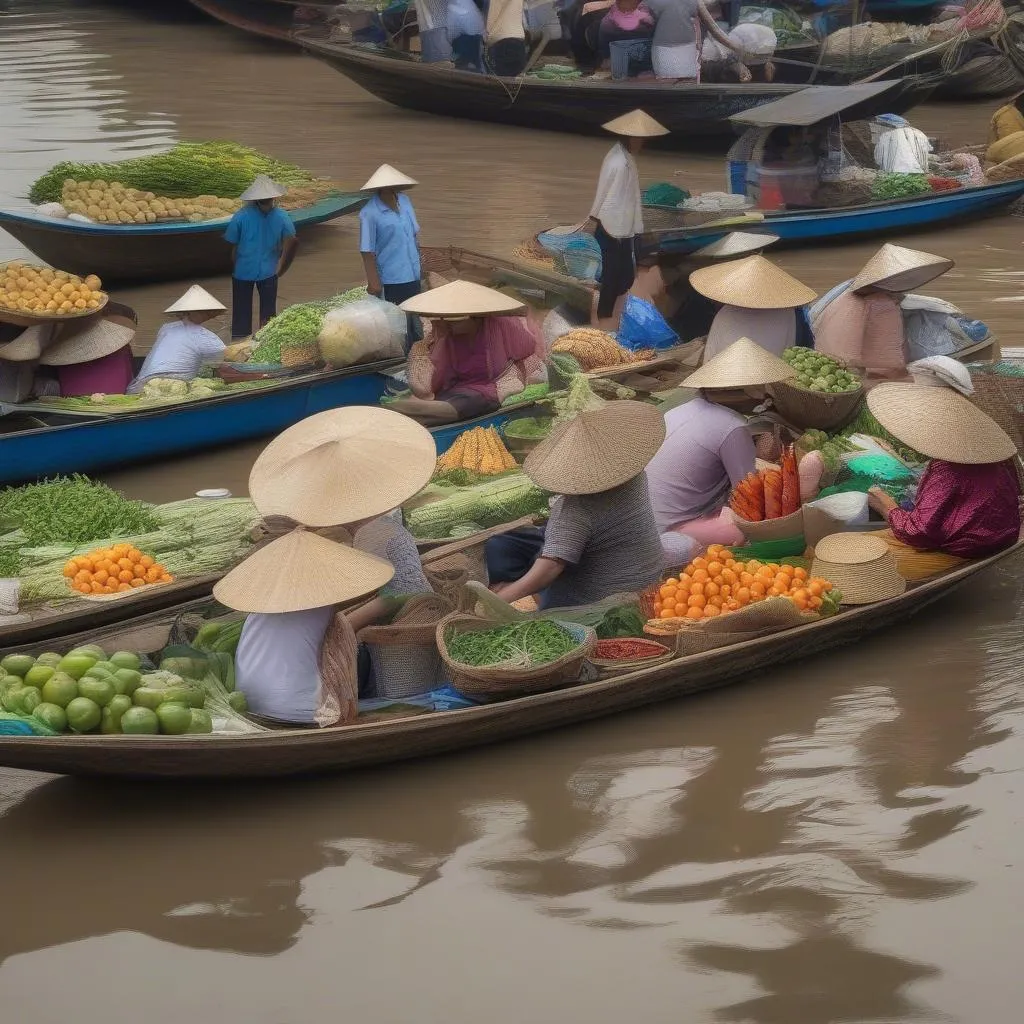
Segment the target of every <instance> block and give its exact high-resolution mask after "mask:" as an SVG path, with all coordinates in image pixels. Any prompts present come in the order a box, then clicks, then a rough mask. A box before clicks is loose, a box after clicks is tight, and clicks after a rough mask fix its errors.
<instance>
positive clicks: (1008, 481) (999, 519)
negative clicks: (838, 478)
mask: <svg viewBox="0 0 1024 1024" xmlns="http://www.w3.org/2000/svg"><path fill="white" fill-rule="evenodd" d="M943 364H945V366H943ZM909 369H910V370H911V372H912V373H913V376H914V381H915V383H887V384H879V385H878V386H877V387H875V388H873V389H872V390H871V391H869V392H868V398H867V402H868V408H869V409H870V410H871V412H872V414H873V415H874V416H875V418H876V419H877V420H878V422H879V423H881V424H882V426H883V427H885V429H886V430H888V431H889V433H890V434H892V435H893V436H894V437H896V438H898V439H899V440H900V441H901V442H902V443H903V444H905V445H907V446H908V447H910V448H913V449H914V450H915V451H918V452H920V453H921V454H922V455H926V456H927V457H928V458H929V460H930V461H929V462H928V465H927V467H926V468H925V471H924V475H923V476H922V477H921V480H920V483H919V484H918V488H917V494H916V496H915V498H914V502H913V505H912V506H911V507H910V508H901V507H900V506H899V505H897V503H896V502H895V501H894V500H893V499H892V498H891V497H890V496H889V495H888V494H887V493H886V492H885V491H884V490H882V489H881V488H877V487H875V488H872V489H871V491H869V492H868V501H869V503H870V505H871V507H872V508H873V509H874V510H875V511H876V512H878V513H879V514H880V515H882V516H883V517H884V518H885V519H886V520H887V521H888V523H889V529H888V530H884V531H882V532H881V533H880V534H879V536H881V537H882V539H883V540H885V541H886V543H887V544H888V545H889V547H890V548H891V550H892V552H893V554H894V555H895V556H896V562H897V565H898V567H899V571H900V575H902V576H903V577H904V578H905V579H907V580H911V581H916V580H922V579H928V578H929V577H931V576H936V575H938V574H939V573H940V572H944V571H947V570H949V569H954V568H956V567H957V566H959V565H961V564H963V562H964V561H965V560H966V559H971V558H985V557H987V556H989V555H994V554H996V553H997V552H999V551H1003V550H1005V549H1006V548H1008V547H1010V546H1011V545H1013V544H1015V543H1016V542H1017V539H1018V537H1019V536H1020V529H1021V515H1020V484H1019V480H1018V476H1017V469H1016V457H1017V455H1018V452H1017V449H1016V447H1015V445H1014V443H1013V441H1012V440H1011V439H1010V437H1009V436H1008V435H1007V434H1006V433H1005V431H1003V429H1002V428H1001V427H1000V426H999V425H998V424H997V423H996V422H995V421H994V420H993V419H991V417H989V416H986V415H985V413H983V412H982V411H981V410H980V409H979V408H978V407H977V406H976V405H974V404H973V403H972V402H971V401H970V400H969V399H968V398H966V397H965V396H966V395H969V394H970V393H971V392H972V391H973V386H972V385H971V380H970V374H969V373H968V372H967V370H966V368H965V367H964V366H963V365H962V364H960V363H957V362H956V361H955V360H953V359H950V358H948V357H947V356H934V357H932V358H930V359H926V360H921V362H920V363H915V364H912V366H911V367H910V368H909ZM935 369H938V374H939V375H936V374H935V373H934V372H928V371H929V370H932V371H934V370H935Z"/></svg>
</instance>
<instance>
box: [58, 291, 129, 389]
mask: <svg viewBox="0 0 1024 1024" xmlns="http://www.w3.org/2000/svg"><path fill="white" fill-rule="evenodd" d="M122 308H123V307H122ZM129 312H130V311H129V310H127V309H126V308H125V309H124V312H123V313H122V312H120V311H118V310H115V309H113V308H111V307H109V306H108V308H107V310H105V311H104V312H103V313H101V314H100V315H99V316H98V317H89V318H88V319H86V320H83V321H79V322H78V323H75V322H74V321H71V322H70V323H68V324H65V325H62V328H61V329H60V331H59V333H58V335H57V340H56V341H55V342H54V343H53V344H52V345H49V346H47V348H46V350H45V351H44V352H43V353H42V355H41V357H40V359H39V365H40V366H52V367H53V368H54V370H55V372H56V374H57V380H58V382H59V384H60V393H61V396H62V397H65V398H66V397H69V396H75V395H93V394H104V395H123V394H124V393H125V391H126V390H127V388H128V385H129V383H130V382H131V379H132V377H133V376H134V375H135V366H134V364H133V362H132V340H133V339H134V338H135V319H134V315H132V316H129V315H127V314H128V313H129Z"/></svg>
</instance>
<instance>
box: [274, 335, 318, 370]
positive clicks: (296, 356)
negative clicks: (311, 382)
mask: <svg viewBox="0 0 1024 1024" xmlns="http://www.w3.org/2000/svg"><path fill="white" fill-rule="evenodd" d="M319 361H320V349H319V348H317V345H316V342H315V341H311V342H308V343H307V344H305V345H289V346H288V347H287V348H282V349H281V365H282V366H291V367H295V366H315V365H316V364H317V363H318V362H319Z"/></svg>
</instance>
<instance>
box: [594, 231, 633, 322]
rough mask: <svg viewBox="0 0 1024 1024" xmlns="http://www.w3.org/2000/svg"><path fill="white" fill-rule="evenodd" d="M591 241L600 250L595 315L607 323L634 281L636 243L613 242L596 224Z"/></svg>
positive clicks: (625, 239)
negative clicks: (620, 298)
mask: <svg viewBox="0 0 1024 1024" xmlns="http://www.w3.org/2000/svg"><path fill="white" fill-rule="evenodd" d="M594 241H595V242H597V244H598V245H599V246H600V247H601V290H600V291H599V292H598V293H597V315H598V316H599V317H600V318H601V319H602V320H604V319H607V318H608V317H610V316H611V315H612V313H614V312H615V303H616V302H617V301H618V299H619V297H620V296H622V295H625V294H626V293H627V292H628V291H629V289H630V288H632V287H633V282H634V281H635V280H636V239H635V238H633V237H630V238H613V237H612V236H611V235H609V234H608V232H607V231H605V229H604V228H603V227H602V226H601V225H600V224H598V225H597V230H596V231H595V232H594Z"/></svg>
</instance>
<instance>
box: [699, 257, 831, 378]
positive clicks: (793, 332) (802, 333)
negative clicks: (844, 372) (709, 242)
mask: <svg viewBox="0 0 1024 1024" xmlns="http://www.w3.org/2000/svg"><path fill="white" fill-rule="evenodd" d="M690 284H691V285H693V287H694V289H695V290H696V291H697V292H698V293H699V294H701V295H703V296H705V297H706V298H709V299H712V300H713V301H715V302H720V303H722V307H721V309H719V311H718V312H717V313H716V314H715V318H714V320H713V321H712V322H711V329H710V330H709V331H708V342H707V346H706V348H705V349H704V359H705V362H706V361H707V360H709V359H714V357H715V356H717V355H718V354H719V353H721V352H724V351H725V350H726V349H727V348H728V347H729V346H730V345H732V344H733V343H734V342H736V341H738V340H739V339H740V338H756V339H757V343H758V345H760V346H761V348H763V349H765V350H767V351H768V352H771V353H773V354H774V355H777V356H780V355H782V353H783V352H784V351H785V350H786V349H787V348H790V347H791V346H793V345H797V344H800V343H801V341H807V342H809V340H810V338H809V336H808V332H807V328H806V320H805V318H804V313H803V308H802V307H803V306H805V305H806V304H807V303H808V302H812V301H813V300H814V298H815V293H814V292H813V291H811V289H810V288H808V287H807V285H805V284H802V283H801V282H800V281H798V280H797V279H796V278H795V277H792V276H791V275H790V274H787V273H786V272H785V271H784V270H782V269H781V268H780V267H777V266H775V264H774V263H772V262H771V261H770V260H767V259H765V258H764V257H763V256H760V255H757V254H755V255H753V256H747V257H746V258H745V259H738V260H729V261H728V262H724V263H716V264H714V265H712V266H707V267H701V268H700V269H699V270H695V271H694V272H693V273H692V274H691V275H690Z"/></svg>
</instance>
